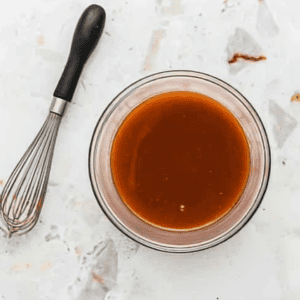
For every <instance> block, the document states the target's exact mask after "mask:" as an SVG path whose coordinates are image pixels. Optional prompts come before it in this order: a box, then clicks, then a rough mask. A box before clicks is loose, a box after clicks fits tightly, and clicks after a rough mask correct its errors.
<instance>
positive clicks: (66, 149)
mask: <svg viewBox="0 0 300 300" xmlns="http://www.w3.org/2000/svg"><path fill="white" fill-rule="evenodd" d="M94 3H96V4H99V5H102V6H103V7H104V8H105V10H106V13H107V22H106V26H105V29H104V34H103V36H102V38H101V41H100V43H99V45H98V46H97V48H96V50H95V52H94V53H93V55H92V57H91V58H90V61H89V62H88V63H87V65H86V67H85V70H84V72H83V74H82V77H81V81H80V83H79V85H78V88H77V91H76V94H75V96H74V98H73V102H72V104H71V105H70V106H69V109H68V111H67V114H66V116H65V117H64V119H63V121H62V124H61V128H60V132H59V136H58V139H57V145H56V149H55V154H54V160H53V165H52V173H51V177H50V183H49V188H48V193H47V198H46V201H45V204H44V207H43V209H42V213H41V216H40V219H39V222H38V224H37V226H36V227H35V228H34V229H33V231H31V232H30V233H28V234H26V235H24V236H20V237H18V236H16V237H12V238H10V239H8V237H7V235H6V233H5V231H4V230H0V245H1V247H0V299H4V300H16V299H22V300H27V299H28V300H29V299H30V300H52V299H53V300H54V299H55V300H57V299H59V300H60V299H76V300H79V299H84V300H94V299H99V300H102V299H105V300H182V299H188V300H202V299H204V300H217V299H219V300H232V299H234V300H253V299H258V300H260V299H264V300H265V299H270V300H279V299H284V300H286V299H288V300H298V299H300V284H299V278H300V255H299V253H300V201H299V197H300V181H299V178H300V169H299V168H300V126H299V125H298V120H299V119H300V103H299V102H292V101H291V97H292V96H293V95H295V94H296V93H298V92H300V84H299V78H300V75H299V70H300V52H299V49H300V18H299V9H300V2H299V1H298V0H293V1H292V0H290V1H281V0H272V1H271V0H263V1H258V0H244V1H242V0H228V1H222V0H177V1H175V0H156V1H154V0H153V1H150V0H147V1H146V0H143V1H137V0H135V1H134V0H127V1H124V0H115V1H110V0H101V1H100V0H95V1H94ZM89 4H92V2H90V0H80V1H79V0H51V1H50V0H27V1H23V0H13V1H5V2H1V4H0V36H1V39H0V137H1V139H0V141H1V146H0V180H1V181H0V191H1V190H2V189H3V185H4V183H5V182H6V180H7V179H8V177H9V175H10V173H11V171H12V169H13V168H14V166H15V164H16V163H17V161H18V160H19V158H20V157H21V155H22V154H23V152H24V151H25V150H26V148H27V146H28V144H29V143H30V142H31V140H32V139H33V137H34V136H35V134H36V133H37V131H38V130H39V128H40V126H41V125H42V123H43V121H44V119H45V118H46V115H47V114H48V108H49V105H50V101H51V99H52V93H53V90H54V88H55V86H56V83H57V81H58V79H59V77H60V75H61V72H62V70H63V67H64V64H65V62H66V59H67V56H68V52H69V47H70V43H71V39H72V35H73V30H74V28H75V25H76V23H77V20H78V18H79V16H80V15H81V13H82V11H83V10H84V9H85V8H86V7H87V6H88V5H89ZM233 51H242V52H244V53H246V54H249V55H265V56H266V57H267V60H265V61H259V62H256V63H249V62H237V63H236V64H233V65H229V64H228V63H227V61H228V59H229V58H230V55H231V54H232V52H233ZM171 69H190V70H196V71H200V72H205V73H209V74H211V75H214V76H216V77H219V78H221V79H222V80H224V81H226V82H228V83H229V84H231V85H233V86H234V87H235V88H237V89H238V90H239V91H240V92H241V93H242V94H243V95H244V96H245V97H246V98H247V99H248V100H249V101H250V102H251V103H252V105H253V106H254V107H255V109H256V110H257V112H258V114H259V115H260V117H261V119H262V121H263V123H264V125H265V127H266V130H267V133H268V136H269V140H270V144H271V150H272V172H271V178H270V183H269V187H268V190H267V193H266V195H265V197H264V200H263V203H262V205H261V206H260V208H259V210H258V211H257V213H256V214H255V215H254V217H253V218H252V219H251V221H250V222H249V223H248V224H247V225H246V227H245V228H244V229H243V230H242V231H240V232H239V233H238V234H237V235H235V236H234V237H232V238H231V239H230V240H228V241H227V242H225V243H223V244H221V245H219V246H217V247H215V248H212V249H209V250H206V251H203V252H198V253H193V254H186V255H178V254H177V255H172V254H166V253H160V252H157V251H154V250H151V249H148V248H145V247H143V246H139V245H137V244H136V243H135V242H133V241H131V240H129V239H128V238H127V237H125V236H124V235H123V234H122V233H120V232H119V231H118V230H117V229H116V228H115V227H114V226H113V225H112V224H111V223H110V222H109V221H108V220H107V219H106V217H105V216H104V215H103V213H102V211H101V210H100V208H99V207H98V204H97V202H96V200H95V198H94V195H93V193H92V190H91V187H90V182H89V176H88V165H87V161H88V149H89V143H90V139H91V136H92V132H93V129H94V127H95V125H96V122H97V120H98V118H99V117H100V115H101V113H102V111H103V110H104V108H105V107H106V106H107V104H108V103H109V102H110V101H111V100H112V99H113V98H114V97H115V96H116V95H117V94H118V93H119V92H120V91H121V90H122V89H123V88H125V87H126V86H127V85H129V84H131V83H132V82H133V81H135V80H137V79H139V78H141V77H143V76H145V75H149V74H152V73H154V72H158V71H163V70H171ZM1 226H2V225H1ZM2 227H3V228H4V226H2Z"/></svg>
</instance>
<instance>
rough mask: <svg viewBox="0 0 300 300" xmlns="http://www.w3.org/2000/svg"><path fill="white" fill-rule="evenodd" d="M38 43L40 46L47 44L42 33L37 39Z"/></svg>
mask: <svg viewBox="0 0 300 300" xmlns="http://www.w3.org/2000/svg"><path fill="white" fill-rule="evenodd" d="M37 43H38V45H39V46H43V45H45V38H44V37H43V36H42V35H40V36H39V37H38V39H37Z"/></svg>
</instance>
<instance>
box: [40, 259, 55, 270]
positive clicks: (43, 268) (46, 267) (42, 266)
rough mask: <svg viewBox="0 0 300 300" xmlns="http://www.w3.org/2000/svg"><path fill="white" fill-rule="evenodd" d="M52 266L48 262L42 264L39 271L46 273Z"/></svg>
mask: <svg viewBox="0 0 300 300" xmlns="http://www.w3.org/2000/svg"><path fill="white" fill-rule="evenodd" d="M52 267H53V266H52V264H51V262H50V261H46V262H44V263H43V264H42V265H41V267H40V271H47V270H48V269H50V268H52Z"/></svg>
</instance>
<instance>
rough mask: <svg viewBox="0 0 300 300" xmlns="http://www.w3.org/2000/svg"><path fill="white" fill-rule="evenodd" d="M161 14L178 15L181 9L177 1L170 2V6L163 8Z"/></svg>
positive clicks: (181, 11)
mask: <svg viewBox="0 0 300 300" xmlns="http://www.w3.org/2000/svg"><path fill="white" fill-rule="evenodd" d="M163 13H164V14H167V15H172V16H176V15H180V14H182V13H183V8H182V6H181V4H180V1H179V0H172V3H171V6H169V7H163Z"/></svg>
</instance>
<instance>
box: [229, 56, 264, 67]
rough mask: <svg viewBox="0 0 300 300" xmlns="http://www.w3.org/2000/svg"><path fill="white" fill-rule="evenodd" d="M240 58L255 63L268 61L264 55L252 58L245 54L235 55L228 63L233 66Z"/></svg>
mask: <svg viewBox="0 0 300 300" xmlns="http://www.w3.org/2000/svg"><path fill="white" fill-rule="evenodd" d="M239 58H241V59H244V60H249V61H254V62H257V61H260V60H266V59H267V58H266V57H265V56H263V55H260V56H251V55H248V54H243V53H235V54H234V55H233V57H232V58H231V59H230V60H228V63H229V64H233V63H235V62H237V61H238V59H239Z"/></svg>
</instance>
